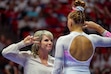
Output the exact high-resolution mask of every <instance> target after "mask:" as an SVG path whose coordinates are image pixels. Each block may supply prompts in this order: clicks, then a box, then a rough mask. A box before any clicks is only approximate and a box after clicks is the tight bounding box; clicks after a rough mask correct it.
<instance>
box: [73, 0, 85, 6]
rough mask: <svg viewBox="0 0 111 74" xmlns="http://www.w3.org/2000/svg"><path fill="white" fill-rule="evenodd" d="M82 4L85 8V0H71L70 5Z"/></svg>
mask: <svg viewBox="0 0 111 74" xmlns="http://www.w3.org/2000/svg"><path fill="white" fill-rule="evenodd" d="M73 6H74V7H77V6H82V7H83V8H85V2H84V1H83V0H75V1H73V2H72V7H73Z"/></svg>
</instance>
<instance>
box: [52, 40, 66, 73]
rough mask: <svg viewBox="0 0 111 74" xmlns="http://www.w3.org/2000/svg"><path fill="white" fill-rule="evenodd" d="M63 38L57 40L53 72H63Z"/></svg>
mask: <svg viewBox="0 0 111 74" xmlns="http://www.w3.org/2000/svg"><path fill="white" fill-rule="evenodd" d="M62 42H63V41H61V38H59V39H58V40H57V42H56V52H55V62H54V70H53V74H62V70H63V65H64V53H63V46H62V44H63V43H62Z"/></svg>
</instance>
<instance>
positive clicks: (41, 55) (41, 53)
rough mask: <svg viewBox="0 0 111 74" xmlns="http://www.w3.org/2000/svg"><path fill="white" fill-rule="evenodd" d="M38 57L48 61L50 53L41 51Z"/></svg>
mask: <svg viewBox="0 0 111 74" xmlns="http://www.w3.org/2000/svg"><path fill="white" fill-rule="evenodd" d="M38 55H39V57H40V58H41V59H46V60H47V59H48V52H45V51H44V50H41V49H39V51H38Z"/></svg>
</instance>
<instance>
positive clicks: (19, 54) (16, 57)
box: [2, 36, 34, 66]
mask: <svg viewBox="0 0 111 74" xmlns="http://www.w3.org/2000/svg"><path fill="white" fill-rule="evenodd" d="M33 42H34V38H33V37H32V36H27V37H26V38H25V39H24V40H22V41H20V42H18V43H14V44H11V45H9V46H8V47H6V48H4V49H3V51H2V55H3V56H4V57H5V58H7V59H9V60H11V61H13V62H15V63H18V64H20V65H22V66H23V63H24V62H25V60H26V56H25V55H26V54H28V53H27V51H20V49H21V48H23V47H25V46H28V45H30V44H32V43H33Z"/></svg>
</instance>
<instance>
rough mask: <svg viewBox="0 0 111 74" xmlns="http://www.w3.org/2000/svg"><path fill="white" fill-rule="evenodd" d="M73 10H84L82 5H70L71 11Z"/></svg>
mask: <svg viewBox="0 0 111 74" xmlns="http://www.w3.org/2000/svg"><path fill="white" fill-rule="evenodd" d="M75 10H76V11H82V12H84V8H83V7H82V6H76V7H72V11H75Z"/></svg>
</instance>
